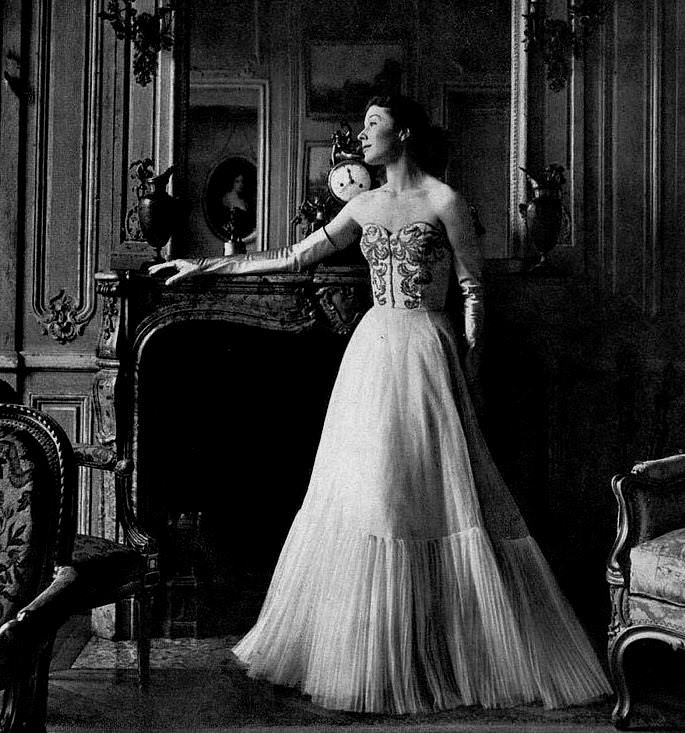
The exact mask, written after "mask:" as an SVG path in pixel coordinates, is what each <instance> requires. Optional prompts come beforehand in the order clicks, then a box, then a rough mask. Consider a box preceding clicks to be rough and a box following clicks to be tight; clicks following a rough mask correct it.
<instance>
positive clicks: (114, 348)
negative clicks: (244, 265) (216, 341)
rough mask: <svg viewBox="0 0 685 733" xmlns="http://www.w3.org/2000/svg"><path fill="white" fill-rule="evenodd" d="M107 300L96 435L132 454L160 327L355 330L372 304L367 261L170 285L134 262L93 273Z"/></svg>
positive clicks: (99, 354)
mask: <svg viewBox="0 0 685 733" xmlns="http://www.w3.org/2000/svg"><path fill="white" fill-rule="evenodd" d="M95 280H96V288H97V293H98V295H99V297H100V302H101V326H100V334H99V338H98V346H97V367H98V373H97V376H96V378H95V389H94V396H95V406H96V419H97V430H98V433H97V434H98V439H99V440H100V442H102V443H103V444H104V445H114V446H115V447H116V448H117V451H118V453H119V455H120V456H121V457H126V458H131V457H132V455H131V446H132V442H133V440H134V432H135V426H134V425H133V422H132V419H131V418H132V416H133V413H134V411H135V401H136V394H135V381H136V371H137V368H138V365H139V363H140V357H141V354H142V351H143V349H144V347H145V344H146V343H147V342H148V340H149V339H150V337H151V336H152V335H153V334H155V333H156V332H158V331H159V330H160V329H162V328H166V327H168V326H170V325H172V324H174V323H180V322H188V321H223V322H227V323H234V324H238V325H243V326H252V327H255V328H260V329H268V330H276V331H287V332H293V333H301V332H303V331H307V330H310V329H314V328H325V329H329V330H332V331H333V332H335V333H338V334H340V335H341V336H347V335H349V334H350V333H351V332H352V331H353V329H354V327H355V326H356V324H357V322H358V321H359V319H360V318H361V316H362V315H363V314H364V312H365V311H366V310H367V308H368V307H369V305H370V296H369V283H368V273H367V271H366V270H365V269H364V268H357V267H338V268H319V269H317V270H314V271H312V272H310V273H298V274H289V273H288V274H274V275H250V276H241V277H230V276H203V277H196V278H191V279H188V280H187V281H185V282H181V283H177V284H175V285H173V286H166V285H165V284H164V278H162V277H151V276H150V275H147V274H144V273H139V272H136V271H132V270H123V271H114V272H98V273H96V275H95Z"/></svg>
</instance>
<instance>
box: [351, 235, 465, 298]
mask: <svg viewBox="0 0 685 733" xmlns="http://www.w3.org/2000/svg"><path fill="white" fill-rule="evenodd" d="M360 247H361V250H362V253H363V254H364V257H365V258H366V260H367V261H368V263H369V268H370V270H371V284H372V287H373V298H374V302H375V303H376V305H380V306H386V307H390V308H418V309H422V310H441V309H442V308H444V307H445V301H446V298H447V288H448V285H449V278H450V272H451V271H452V267H453V258H452V248H451V246H450V244H449V242H448V241H447V239H446V237H445V235H444V234H443V232H442V230H441V229H439V228H438V227H436V226H434V225H432V224H429V223H428V222H415V223H412V224H406V225H405V226H403V227H402V228H401V229H398V230H397V231H396V232H390V231H389V230H388V229H386V228H385V227H383V226H381V225H380V224H366V225H364V228H363V231H362V237H361V241H360Z"/></svg>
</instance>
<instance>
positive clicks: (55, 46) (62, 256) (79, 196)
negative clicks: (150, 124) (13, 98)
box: [25, 0, 102, 348]
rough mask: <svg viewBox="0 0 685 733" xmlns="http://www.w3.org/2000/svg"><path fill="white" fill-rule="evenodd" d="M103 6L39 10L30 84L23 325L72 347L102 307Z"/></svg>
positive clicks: (34, 335)
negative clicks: (98, 281) (98, 269)
mask: <svg viewBox="0 0 685 733" xmlns="http://www.w3.org/2000/svg"><path fill="white" fill-rule="evenodd" d="M98 9H99V4H98V3H97V2H96V1H95V0H91V1H90V2H84V3H83V5H81V6H78V5H75V4H71V3H69V4H65V3H59V2H52V1H50V0H48V1H46V2H43V3H39V4H38V5H37V6H36V13H35V16H34V18H33V28H32V31H33V38H32V57H31V58H32V60H33V61H34V65H33V66H32V68H31V69H30V79H31V86H32V88H33V89H34V90H35V92H34V93H35V101H34V103H33V104H32V105H31V106H30V108H29V113H28V129H27V134H28V151H29V157H28V169H27V208H26V214H27V216H26V228H25V231H26V244H27V250H28V253H30V254H29V256H28V262H27V265H28V267H27V268H26V276H27V278H29V283H27V285H28V287H27V293H30V296H29V297H30V301H29V302H28V303H27V306H28V308H27V314H26V315H27V318H26V320H25V328H26V336H27V340H28V341H29V342H33V343H41V344H45V343H46V339H52V340H53V344H52V345H53V346H54V342H56V343H58V344H62V345H64V344H68V343H70V342H73V341H74V340H75V339H76V338H77V337H78V336H79V335H81V334H82V333H83V331H84V329H85V327H86V325H87V324H88V322H89V321H90V319H91V318H92V316H93V313H94V310H95V288H94V283H93V278H92V274H93V272H94V269H95V262H96V254H97V246H98V242H97V234H98V226H97V223H98V222H97V218H98V183H99V138H100V94H101V90H100V85H99V78H100V71H101V53H100V51H101V43H100V35H101V28H102V24H101V21H100V20H99V19H98V18H97V12H98ZM31 317H32V318H33V319H35V321H37V324H36V323H35V322H34V323H32V322H31V320H29V319H30V318H31ZM36 326H38V329H37V328H36ZM41 332H42V335H40V334H41ZM47 343H50V341H47ZM86 347H88V348H92V346H90V345H86Z"/></svg>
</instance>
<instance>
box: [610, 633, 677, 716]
mask: <svg viewBox="0 0 685 733" xmlns="http://www.w3.org/2000/svg"><path fill="white" fill-rule="evenodd" d="M642 640H650V641H662V642H664V643H666V644H668V645H670V646H671V647H674V648H676V647H685V634H679V633H678V632H675V631H665V630H664V629H662V628H659V627H658V626H629V627H628V628H627V629H623V631H621V633H620V634H618V635H617V636H616V637H614V639H613V640H612V641H611V642H610V643H609V649H608V653H609V674H610V675H611V679H612V681H613V683H614V689H615V690H616V705H615V707H614V710H613V712H612V714H611V721H612V722H613V724H614V725H615V726H616V728H618V729H619V730H623V729H625V728H627V727H628V725H629V723H630V714H631V699H630V691H629V689H628V682H627V680H626V674H625V667H624V657H625V653H626V650H627V649H628V647H629V646H630V645H631V644H633V642H636V641H642Z"/></svg>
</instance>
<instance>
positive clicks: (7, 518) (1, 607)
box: [0, 427, 47, 622]
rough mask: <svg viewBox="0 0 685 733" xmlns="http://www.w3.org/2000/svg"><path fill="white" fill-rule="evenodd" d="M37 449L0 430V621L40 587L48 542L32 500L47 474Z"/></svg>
mask: <svg viewBox="0 0 685 733" xmlns="http://www.w3.org/2000/svg"><path fill="white" fill-rule="evenodd" d="M41 451H42V449H41V448H39V446H37V444H36V442H35V441H34V440H33V439H32V437H31V436H30V435H29V434H28V433H27V432H26V431H24V430H22V429H21V428H16V427H2V428H0V622H4V621H6V620H7V619H9V618H11V617H12V616H14V614H15V613H16V612H17V611H18V610H19V609H20V608H21V607H22V606H23V605H24V604H25V603H26V602H27V601H28V600H30V598H31V597H32V595H33V594H35V592H36V590H37V589H38V585H39V583H40V575H41V571H42V562H43V555H44V553H45V549H46V544H45V543H46V539H47V538H46V537H45V536H44V535H45V527H44V526H43V524H42V522H41V517H40V516H34V510H33V501H32V500H33V494H34V487H35V486H36V485H37V481H36V479H37V477H38V475H39V473H40V472H41V471H45V465H44V458H43V457H42V453H41ZM41 530H42V531H41Z"/></svg>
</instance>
